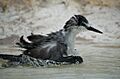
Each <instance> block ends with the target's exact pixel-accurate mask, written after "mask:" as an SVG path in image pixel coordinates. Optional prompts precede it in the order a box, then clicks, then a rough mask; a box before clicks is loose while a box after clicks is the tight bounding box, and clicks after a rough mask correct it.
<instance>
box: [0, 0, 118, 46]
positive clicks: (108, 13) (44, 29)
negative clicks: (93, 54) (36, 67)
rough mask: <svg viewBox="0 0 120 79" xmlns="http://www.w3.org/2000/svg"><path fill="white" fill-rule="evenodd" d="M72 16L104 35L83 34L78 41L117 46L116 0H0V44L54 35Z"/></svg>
mask: <svg viewBox="0 0 120 79" xmlns="http://www.w3.org/2000/svg"><path fill="white" fill-rule="evenodd" d="M75 14H81V15H84V16H85V17H86V18H87V19H88V20H89V22H90V23H91V25H92V26H93V27H96V28H97V29H100V30H101V31H103V32H104V34H103V35H100V34H96V33H93V32H83V33H80V34H79V35H78V36H79V38H84V39H89V40H92V41H94V42H107V43H108V42H109V43H111V42H114V43H116V44H118V43H119V44H120V0H0V44H11V43H12V44H14V43H15V42H16V40H18V38H19V37H20V36H21V35H25V36H27V35H30V34H31V32H33V33H35V34H47V33H50V32H54V31H56V30H59V29H61V28H62V27H63V26H64V24H65V22H66V21H67V20H68V19H69V18H70V17H71V16H73V15H75Z"/></svg>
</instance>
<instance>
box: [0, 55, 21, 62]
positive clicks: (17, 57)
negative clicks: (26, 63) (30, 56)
mask: <svg viewBox="0 0 120 79" xmlns="http://www.w3.org/2000/svg"><path fill="white" fill-rule="evenodd" d="M21 56H22V55H8V54H0V58H1V59H4V60H9V61H16V62H17V61H19V60H20V58H21Z"/></svg>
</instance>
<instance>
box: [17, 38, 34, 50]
mask: <svg viewBox="0 0 120 79" xmlns="http://www.w3.org/2000/svg"><path fill="white" fill-rule="evenodd" d="M16 44H17V45H18V46H20V47H21V48H25V49H31V48H33V44H32V43H29V42H27V41H26V40H24V38H23V36H21V37H20V42H17V43H16Z"/></svg>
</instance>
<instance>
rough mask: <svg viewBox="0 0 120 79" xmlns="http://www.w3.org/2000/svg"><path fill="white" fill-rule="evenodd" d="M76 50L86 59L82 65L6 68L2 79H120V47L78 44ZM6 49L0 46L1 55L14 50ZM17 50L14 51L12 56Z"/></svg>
mask: <svg viewBox="0 0 120 79" xmlns="http://www.w3.org/2000/svg"><path fill="white" fill-rule="evenodd" d="M3 48H4V49H3ZM76 48H77V49H78V52H80V53H78V55H81V56H82V57H83V59H84V63H82V64H76V65H62V66H53V67H44V68H43V67H39V68H32V67H16V68H5V69H0V79H120V46H119V45H117V44H94V43H93V44H92V43H89V44H88V43H86V44H82V43H78V44H77V45H76ZM6 49H8V47H6V48H5V47H3V46H0V50H1V51H0V53H2V51H3V52H5V53H8V51H9V50H10V51H11V50H12V48H11V49H10V48H9V49H8V50H6ZM17 50H18V49H13V50H12V54H13V52H14V53H16V51H17ZM17 53H18V52H17ZM17 53H16V54H17Z"/></svg>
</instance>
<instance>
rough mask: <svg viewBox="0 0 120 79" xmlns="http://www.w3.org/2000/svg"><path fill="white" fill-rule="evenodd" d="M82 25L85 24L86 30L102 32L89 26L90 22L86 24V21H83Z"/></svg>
mask: <svg viewBox="0 0 120 79" xmlns="http://www.w3.org/2000/svg"><path fill="white" fill-rule="evenodd" d="M84 25H85V28H86V29H87V30H90V31H93V32H97V33H101V34H102V33H103V32H101V31H100V30H97V29H95V28H94V27H91V25H90V24H86V23H84Z"/></svg>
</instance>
